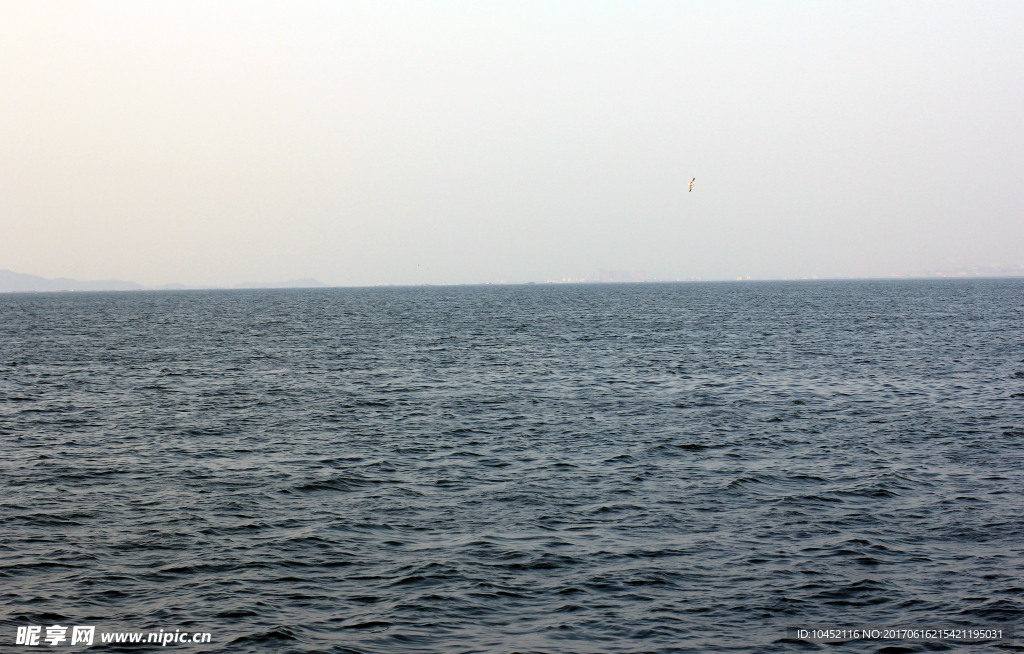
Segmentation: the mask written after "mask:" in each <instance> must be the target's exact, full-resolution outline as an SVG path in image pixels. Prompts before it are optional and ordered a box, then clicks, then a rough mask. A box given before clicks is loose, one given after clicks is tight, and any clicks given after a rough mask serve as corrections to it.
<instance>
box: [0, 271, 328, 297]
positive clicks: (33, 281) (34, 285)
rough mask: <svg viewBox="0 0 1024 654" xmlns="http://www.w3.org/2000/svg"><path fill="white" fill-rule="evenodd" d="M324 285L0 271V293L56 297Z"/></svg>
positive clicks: (315, 284) (301, 281)
mask: <svg viewBox="0 0 1024 654" xmlns="http://www.w3.org/2000/svg"><path fill="white" fill-rule="evenodd" d="M326 286H327V285H326V284H324V283H322V282H319V281H317V280H315V279H312V278H309V277H307V278H304V279H296V280H293V281H290V282H269V283H267V282H245V283H242V284H237V285H235V286H189V285H187V284H163V285H161V286H143V285H142V284H139V283H138V282H126V281H121V280H118V279H103V280H99V281H89V282H83V281H80V280H77V279H68V278H67V277H57V278H55V279H49V278H46V277H40V276H38V275H27V274H25V273H18V272H14V271H12V270H0V293H55V292H61V291H166V290H194V289H217V288H221V289H243V288H323V287H326Z"/></svg>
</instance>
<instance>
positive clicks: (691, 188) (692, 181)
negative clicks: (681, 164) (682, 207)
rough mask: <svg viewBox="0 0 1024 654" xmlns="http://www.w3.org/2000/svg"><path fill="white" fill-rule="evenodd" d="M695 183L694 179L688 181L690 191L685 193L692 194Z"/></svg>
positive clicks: (695, 179)
mask: <svg viewBox="0 0 1024 654" xmlns="http://www.w3.org/2000/svg"><path fill="white" fill-rule="evenodd" d="M696 181H697V178H696V177H694V178H693V179H691V180H690V190H689V191H687V193H692V192H693V183H694V182H696Z"/></svg>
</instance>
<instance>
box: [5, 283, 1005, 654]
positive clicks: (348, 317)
mask: <svg viewBox="0 0 1024 654" xmlns="http://www.w3.org/2000/svg"><path fill="white" fill-rule="evenodd" d="M0 442H2V447H3V449H2V452H3V455H2V457H0V490H2V496H0V643H2V644H3V646H4V647H7V648H9V649H10V650H11V651H19V652H27V651H32V650H33V649H36V650H38V649H47V650H50V651H58V650H71V649H72V648H71V647H69V646H68V645H67V644H64V645H63V646H57V647H48V646H45V645H43V646H40V647H36V648H31V647H26V646H17V647H15V646H14V645H13V643H14V642H15V641H14V637H15V631H16V628H17V627H18V626H23V625H42V626H44V627H45V626H48V625H52V624H62V625H67V624H81V625H96V626H97V628H98V629H99V630H107V631H112V630H117V629H123V630H157V629H165V630H174V629H182V630H189V631H205V632H211V633H212V634H213V643H212V644H211V645H206V646H202V647H194V646H191V645H189V646H182V645H178V646H169V647H171V648H172V649H175V648H177V649H179V650H187V651H216V652H243V653H244V652H275V653H281V654H284V653H286V652H302V653H310V652H339V653H340V652H362V653H371V652H444V653H447V652H708V651H765V652H771V651H817V650H822V651H825V650H833V649H835V647H834V646H829V645H821V644H813V643H801V642H797V640H795V639H794V638H791V637H788V636H787V627H792V626H800V625H824V626H830V625H831V626H843V627H860V626H864V625H887V626H902V627H913V626H932V625H938V626H948V627H979V626H992V625H998V626H1004V627H1005V626H1008V625H1010V626H1012V625H1014V624H1019V623H1020V622H1021V617H1022V615H1024V581H1022V579H1024V511H1022V508H1024V501H1022V494H1021V493H1022V490H1024V280H971V281H869V282H815V283H810V282H808V283H742V284H739V283H738V284H665V285H658V284H642V285H593V286H547V285H545V286H521V287H454V288H452V287H448V288H405V289H401V288H392V289H389V288H382V289H322V290H319V289H318V290H260V291H202V292H198V291H197V292H132V293H79V294H73V293H72V294H38V295H0ZM1018 642H1019V641H1018ZM1011 646H1012V645H1011V643H1010V642H1009V641H1007V640H1004V641H1000V642H987V643H975V644H972V645H970V646H969V647H970V649H971V650H972V651H974V650H990V651H1006V648H1008V647H1011ZM885 647H889V648H890V649H883V648H885ZM964 647H965V645H963V644H956V643H952V642H947V643H942V642H938V643H936V642H931V643H926V642H916V641H913V640H902V641H898V642H897V641H892V642H880V641H875V642H868V641H854V642H848V643H847V644H846V645H843V646H842V647H841V650H842V651H888V652H917V651H961V650H962V648H964ZM0 649H2V648H0ZM5 651H6V650H5ZM104 651H113V650H111V649H109V648H108V649H106V650H104ZM121 651H136V652H137V651H152V646H149V647H147V646H133V647H129V646H123V647H122V648H121Z"/></svg>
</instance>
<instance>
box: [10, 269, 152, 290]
mask: <svg viewBox="0 0 1024 654" xmlns="http://www.w3.org/2000/svg"><path fill="white" fill-rule="evenodd" d="M144 288H145V286H143V285H142V284H137V283H135V282H123V281H120V280H117V279H104V280H100V281H96V282H82V281H78V280H77V279H67V278H66V277H58V278H57V279H47V278H45V277H39V276H38V275H26V274H24V273H16V272H14V271H11V270H0V293H38V292H45V291H138V290H142V289H144Z"/></svg>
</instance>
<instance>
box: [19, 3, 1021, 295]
mask: <svg viewBox="0 0 1024 654" xmlns="http://www.w3.org/2000/svg"><path fill="white" fill-rule="evenodd" d="M1022 33H1024V2H1019V1H1017V0H1012V1H1005V2H986V1H980V2H979V1H971V2H966V1H964V2H941V1H928V2H912V1H906V2H872V1H866V0H857V1H855V2H840V1H836V2H817V1H813V2H812V1H808V2H682V1H674V2H653V1H647V2H645V1H639V0H638V1H628V2H627V1H622V2H600V1H595V0H587V1H585V2H561V1H558V0H540V1H536V2H533V1H527V0H516V1H511V0H509V1H507V2H484V1H483V0H476V1H467V2H455V1H447V0H444V1H443V0H436V1H425V0H424V1H422V2H411V1H410V2H390V1H386V0H385V1H380V0H374V1H373V2H335V1H330V2H328V1H324V2H308V1H307V2H304V1H301V0H288V1H283V0H282V1H279V2H261V1H258V0H245V1H242V2H211V1H210V0H204V1H202V2H189V1H183V0H174V1H165V2H140V1H138V0H130V1H125V2H94V1H90V0H76V1H73V2H72V1H68V2H50V1H46V0H24V1H14V0H6V1H3V2H0V184H2V188H0V268H8V269H12V270H16V271H18V272H24V273H31V274H36V275H43V276H46V277H58V276H65V277H72V278H77V279H102V278H119V279H130V280H134V281H138V282H142V283H144V284H161V283H166V282H183V283H193V284H201V283H206V284H234V283H238V282H242V281H247V280H254V281H275V280H286V279H294V278H299V277H315V278H317V279H320V280H321V281H324V282H327V283H329V284H339V285H364V284H378V283H396V284H403V283H405V284H408V283H462V282H487V281H493V280H498V279H504V280H508V281H544V280H547V279H560V278H563V277H579V276H583V275H587V274H592V273H594V272H596V271H598V270H601V269H615V270H636V271H645V272H646V274H647V276H648V278H653V277H656V278H672V279H674V278H691V277H702V278H734V277H736V276H739V275H751V276H753V277H755V278H784V277H802V276H811V275H820V276H882V275H894V274H904V273H910V272H915V271H923V270H928V269H943V268H951V267H958V266H985V265H1008V264H1022V263H1024V183H1022V181H1021V180H1022V177H1024V48H1022V47H1021V45H1020V38H1021V36H1020V35H1021V34H1022ZM691 177H696V178H697V182H696V184H695V185H694V189H693V192H692V193H687V191H686V185H687V183H688V182H689V180H690V178H691Z"/></svg>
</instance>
